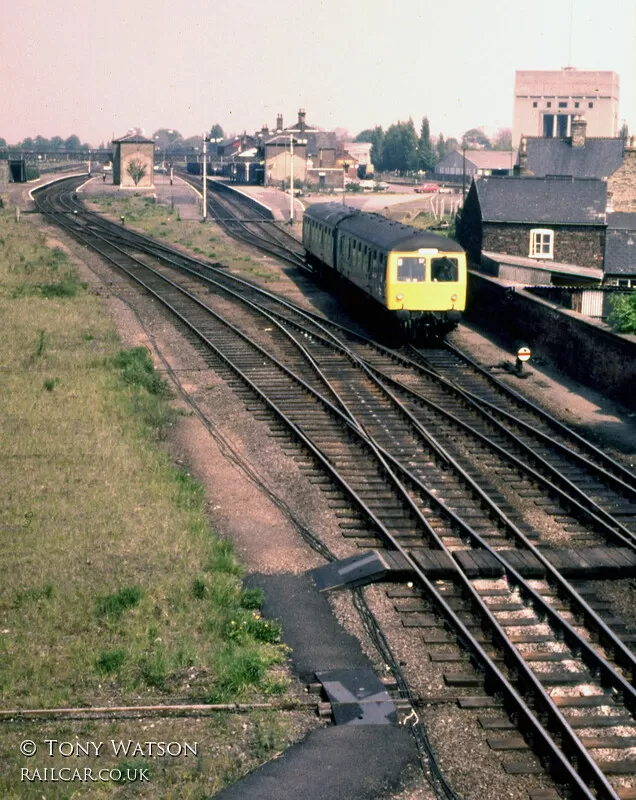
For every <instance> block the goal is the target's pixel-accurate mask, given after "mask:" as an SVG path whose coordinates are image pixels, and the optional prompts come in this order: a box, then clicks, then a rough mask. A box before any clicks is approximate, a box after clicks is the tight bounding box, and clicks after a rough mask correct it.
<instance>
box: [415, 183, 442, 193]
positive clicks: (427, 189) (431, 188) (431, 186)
mask: <svg viewBox="0 0 636 800" xmlns="http://www.w3.org/2000/svg"><path fill="white" fill-rule="evenodd" d="M415 192H417V194H432V193H433V192H439V186H438V185H437V184H436V183H422V184H421V185H420V186H416V187H415Z"/></svg>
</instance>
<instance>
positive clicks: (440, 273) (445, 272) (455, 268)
mask: <svg viewBox="0 0 636 800" xmlns="http://www.w3.org/2000/svg"><path fill="white" fill-rule="evenodd" d="M458 277H459V265H458V263H457V259H456V258H448V256H442V257H440V258H432V259H431V280H432V281H433V283H447V282H448V281H456V280H457V279H458Z"/></svg>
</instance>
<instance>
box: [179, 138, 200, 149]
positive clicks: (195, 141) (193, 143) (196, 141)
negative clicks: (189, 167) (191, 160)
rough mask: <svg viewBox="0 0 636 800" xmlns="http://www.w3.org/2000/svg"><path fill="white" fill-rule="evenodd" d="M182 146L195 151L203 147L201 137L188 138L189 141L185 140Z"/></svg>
mask: <svg viewBox="0 0 636 800" xmlns="http://www.w3.org/2000/svg"><path fill="white" fill-rule="evenodd" d="M182 146H183V147H185V148H189V149H192V150H194V149H195V148H197V147H201V137H200V136H188V138H187V139H184V140H183V142H182Z"/></svg>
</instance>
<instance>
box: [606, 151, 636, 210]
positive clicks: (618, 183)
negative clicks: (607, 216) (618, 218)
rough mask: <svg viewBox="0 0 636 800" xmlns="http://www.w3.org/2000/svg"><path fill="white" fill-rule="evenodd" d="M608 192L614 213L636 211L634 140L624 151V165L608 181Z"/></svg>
mask: <svg viewBox="0 0 636 800" xmlns="http://www.w3.org/2000/svg"><path fill="white" fill-rule="evenodd" d="M607 192H608V195H609V194H610V193H611V195H612V209H613V210H614V211H631V212H634V211H636V147H634V146H633V139H632V140H630V146H629V147H626V148H625V150H624V151H623V165H622V166H621V167H619V168H618V169H617V170H616V172H615V173H614V174H613V175H611V176H610V177H609V178H608V179H607Z"/></svg>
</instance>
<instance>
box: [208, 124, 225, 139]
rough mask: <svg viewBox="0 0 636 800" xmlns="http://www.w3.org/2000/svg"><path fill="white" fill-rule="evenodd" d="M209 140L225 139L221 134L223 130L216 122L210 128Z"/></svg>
mask: <svg viewBox="0 0 636 800" xmlns="http://www.w3.org/2000/svg"><path fill="white" fill-rule="evenodd" d="M209 136H210V139H225V134H224V133H223V128H222V127H221V126H220V125H219V123H218V122H217V123H216V124H214V125H213V126H212V127H211V128H210V134H209Z"/></svg>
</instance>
